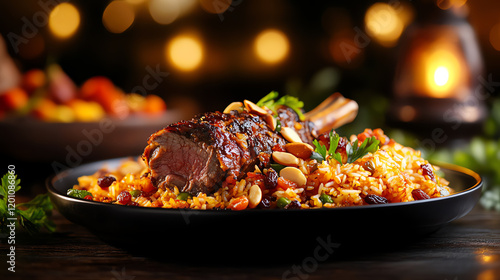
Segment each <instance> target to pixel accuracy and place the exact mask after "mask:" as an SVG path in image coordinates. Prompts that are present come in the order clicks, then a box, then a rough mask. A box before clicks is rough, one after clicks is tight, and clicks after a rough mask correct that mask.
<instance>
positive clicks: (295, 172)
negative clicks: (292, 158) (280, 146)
mask: <svg viewBox="0 0 500 280" xmlns="http://www.w3.org/2000/svg"><path fill="white" fill-rule="evenodd" d="M280 176H281V177H283V178H285V179H287V180H290V181H292V182H294V183H296V184H297V185H298V186H299V187H302V186H303V185H305V184H306V183H307V178H306V176H305V175H304V173H302V171H300V169H298V168H296V167H285V168H283V169H281V171H280Z"/></svg>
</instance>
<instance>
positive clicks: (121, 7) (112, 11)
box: [102, 1, 135, 33]
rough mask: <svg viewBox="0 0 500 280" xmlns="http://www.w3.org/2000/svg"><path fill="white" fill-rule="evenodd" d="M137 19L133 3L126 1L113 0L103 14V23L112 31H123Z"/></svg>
mask: <svg viewBox="0 0 500 280" xmlns="http://www.w3.org/2000/svg"><path fill="white" fill-rule="evenodd" d="M134 20H135V11H134V8H133V7H132V5H131V4H129V3H128V2H125V1H113V2H111V3H109V5H108V6H107V7H106V9H105V10H104V13H103V14H102V23H103V24H104V27H106V29H107V30H108V31H109V32H111V33H122V32H124V31H125V30H127V29H128V28H129V27H130V26H131V25H132V23H134Z"/></svg>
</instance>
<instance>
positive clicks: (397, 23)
mask: <svg viewBox="0 0 500 280" xmlns="http://www.w3.org/2000/svg"><path fill="white" fill-rule="evenodd" d="M405 17H406V15H405V14H403V13H401V14H400V13H398V11H396V9H395V8H393V7H392V6H391V5H389V4H386V3H375V4H373V5H372V6H370V7H369V8H368V10H367V11H366V14H365V27H366V31H367V33H368V34H369V35H370V36H372V37H373V38H375V40H377V41H378V42H379V43H380V44H381V45H383V46H387V47H392V46H394V45H395V44H396V42H397V40H398V39H399V37H400V36H401V33H402V32H403V30H404V27H405V23H404V21H403V19H405Z"/></svg>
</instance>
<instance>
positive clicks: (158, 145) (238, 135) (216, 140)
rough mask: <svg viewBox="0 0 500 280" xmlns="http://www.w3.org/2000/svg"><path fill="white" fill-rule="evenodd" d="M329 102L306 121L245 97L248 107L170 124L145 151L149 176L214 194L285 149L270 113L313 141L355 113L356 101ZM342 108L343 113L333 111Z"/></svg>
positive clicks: (187, 189) (332, 99)
mask: <svg viewBox="0 0 500 280" xmlns="http://www.w3.org/2000/svg"><path fill="white" fill-rule="evenodd" d="M325 102H326V103H327V104H325ZM325 102H324V103H322V104H321V105H320V106H318V108H317V112H316V113H314V114H309V115H307V114H306V117H307V119H306V120H304V121H300V120H299V116H298V115H297V113H296V112H295V111H294V110H292V109H291V108H289V107H287V106H279V107H278V108H277V109H276V112H272V111H271V110H268V109H267V110H266V108H257V109H259V110H258V111H254V110H253V109H252V107H251V106H255V104H253V103H251V102H248V101H246V102H245V105H247V104H251V106H250V107H248V106H247V107H246V109H244V110H232V111H230V112H228V113H221V112H213V113H206V114H203V115H201V116H197V117H195V118H193V119H191V120H189V121H182V122H179V123H175V124H171V125H169V126H167V127H166V128H164V129H162V130H160V131H157V132H156V133H154V134H153V135H151V137H150V138H149V140H148V146H147V147H146V149H145V150H144V154H143V158H144V160H145V162H146V164H147V165H148V169H149V170H148V176H149V177H150V179H151V182H152V183H153V185H154V186H156V187H168V188H171V189H172V188H174V186H176V187H177V188H178V189H179V191H181V192H189V193H191V194H197V193H199V192H204V193H212V192H214V191H216V190H217V188H218V187H220V186H221V185H222V182H224V180H225V179H226V178H227V177H229V176H230V177H233V178H235V179H238V178H239V177H241V176H243V175H244V174H245V173H246V172H248V171H253V170H254V169H255V166H256V165H257V166H260V167H261V168H263V167H267V166H268V165H269V159H270V155H271V154H272V152H273V151H284V146H285V144H286V143H287V140H286V139H285V138H284V137H283V136H282V134H281V133H280V132H278V131H277V129H276V128H275V127H274V126H273V125H272V122H273V119H272V118H276V119H278V120H279V122H280V124H281V125H282V126H283V127H289V128H292V129H294V130H295V131H296V132H297V134H298V136H299V137H300V138H301V140H302V141H303V142H306V143H311V142H312V140H313V139H314V138H315V137H316V136H317V133H318V130H319V131H323V130H325V126H328V127H329V128H328V129H331V128H333V127H335V126H337V127H338V126H340V125H341V124H343V123H346V122H349V121H351V120H352V119H354V117H355V115H356V113H357V104H356V103H355V102H354V101H352V100H349V99H346V98H344V97H342V96H341V95H340V94H336V95H333V96H332V97H330V98H329V99H327V100H325ZM339 102H340V103H342V105H339ZM346 106H347V107H349V109H346ZM332 108H334V109H335V111H334V112H332V110H331V109H332ZM339 108H343V111H342V110H339ZM325 110H326V111H325ZM313 111H314V110H313ZM339 111H340V112H341V113H342V114H343V115H338V114H337V116H336V117H332V116H331V115H335V112H339ZM325 112H326V113H325ZM328 112H329V113H328ZM325 116H326V117H325ZM276 119H275V120H276ZM311 120H314V121H311ZM315 123H318V124H319V125H320V127H318V126H317V125H316V124H315ZM339 124H340V125H339Z"/></svg>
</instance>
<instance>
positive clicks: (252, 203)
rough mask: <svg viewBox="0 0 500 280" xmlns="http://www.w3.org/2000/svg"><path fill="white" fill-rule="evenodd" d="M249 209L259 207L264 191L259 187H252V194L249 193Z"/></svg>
mask: <svg viewBox="0 0 500 280" xmlns="http://www.w3.org/2000/svg"><path fill="white" fill-rule="evenodd" d="M248 200H249V201H248V207H250V208H255V207H257V205H259V203H260V201H261V200H262V190H261V189H260V187H259V186H258V185H253V186H252V187H250V192H249V193H248Z"/></svg>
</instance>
